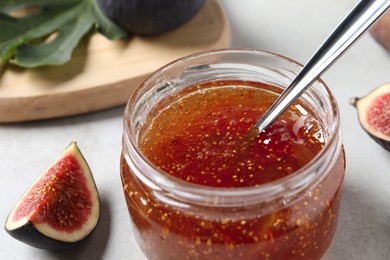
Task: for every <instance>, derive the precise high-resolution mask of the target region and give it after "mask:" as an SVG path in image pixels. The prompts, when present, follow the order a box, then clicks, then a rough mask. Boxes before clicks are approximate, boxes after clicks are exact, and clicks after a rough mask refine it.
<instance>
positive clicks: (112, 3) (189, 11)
mask: <svg viewBox="0 0 390 260" xmlns="http://www.w3.org/2000/svg"><path fill="white" fill-rule="evenodd" d="M205 2H206V0H97V3H98V5H99V7H100V9H101V11H102V12H103V13H104V14H105V15H106V16H107V17H108V18H109V19H110V20H111V21H113V22H114V23H115V24H117V25H118V26H120V27H121V28H122V29H124V30H126V31H127V32H128V33H130V34H139V35H155V34H161V33H165V32H169V31H172V30H174V29H176V28H177V27H179V26H181V25H183V24H184V23H186V22H188V21H189V20H190V19H191V18H192V17H194V16H195V15H196V14H197V13H198V12H199V10H200V9H201V8H202V7H203V5H204V4H205Z"/></svg>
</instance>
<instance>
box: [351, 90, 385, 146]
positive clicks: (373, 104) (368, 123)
mask: <svg viewBox="0 0 390 260" xmlns="http://www.w3.org/2000/svg"><path fill="white" fill-rule="evenodd" d="M350 103H351V104H352V105H354V106H355V107H356V108H357V110H358V116H359V121H360V124H361V126H362V127H363V129H364V130H365V131H366V132H367V133H368V134H369V135H370V136H371V137H372V138H373V139H374V140H375V141H376V142H377V143H379V144H380V145H382V146H383V148H385V149H386V150H388V151H390V83H387V84H384V85H382V86H380V87H378V88H376V89H375V90H373V91H372V92H371V93H369V94H368V95H367V96H365V97H362V98H351V100H350Z"/></svg>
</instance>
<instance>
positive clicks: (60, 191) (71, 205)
mask: <svg viewBox="0 0 390 260" xmlns="http://www.w3.org/2000/svg"><path fill="white" fill-rule="evenodd" d="M91 204H92V198H91V192H90V191H89V190H88V188H87V180H86V178H85V176H84V174H83V172H82V168H81V166H80V164H79V163H78V162H77V160H76V159H75V158H74V156H73V155H72V154H71V153H68V154H67V155H65V156H64V157H63V158H61V159H60V160H59V161H57V162H56V163H55V164H54V165H52V167H51V168H50V169H49V170H48V171H47V172H46V173H44V175H43V176H42V178H40V179H39V180H38V181H37V182H36V183H35V184H34V186H33V187H32V188H31V190H30V191H29V192H28V195H27V197H25V198H23V201H22V202H21V204H19V206H18V208H17V209H16V211H15V215H14V220H15V221H16V220H18V219H20V218H23V217H26V216H27V217H28V219H29V221H30V222H31V223H33V224H40V223H47V224H48V225H50V226H52V227H55V228H56V229H57V230H59V231H65V232H72V231H75V230H78V229H79V228H80V227H81V226H82V225H83V224H84V223H85V222H86V221H87V219H88V216H89V215H90V214H91Z"/></svg>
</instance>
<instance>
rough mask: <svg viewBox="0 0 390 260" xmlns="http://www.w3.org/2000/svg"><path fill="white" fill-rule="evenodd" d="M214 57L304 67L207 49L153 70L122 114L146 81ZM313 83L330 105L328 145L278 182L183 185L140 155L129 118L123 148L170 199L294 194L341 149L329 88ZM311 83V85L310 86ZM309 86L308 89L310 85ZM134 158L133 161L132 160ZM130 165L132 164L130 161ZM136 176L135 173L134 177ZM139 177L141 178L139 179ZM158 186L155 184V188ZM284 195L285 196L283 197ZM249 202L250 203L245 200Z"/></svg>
mask: <svg viewBox="0 0 390 260" xmlns="http://www.w3.org/2000/svg"><path fill="white" fill-rule="evenodd" d="M216 54H218V55H219V54H234V55H240V54H253V55H262V56H269V57H273V58H275V59H278V60H281V61H284V62H287V63H290V64H293V65H295V66H297V67H299V68H301V67H302V66H303V65H302V64H300V63H298V62H297V61H295V60H293V59H291V58H288V57H285V56H283V55H279V54H276V53H273V52H270V51H264V50H258V49H249V48H228V49H215V50H209V51H202V52H198V53H194V54H191V55H188V56H185V57H182V58H179V59H177V60H175V61H172V62H171V63H168V64H167V65H165V66H163V67H161V68H160V69H158V70H156V71H155V72H154V73H152V74H151V75H149V76H148V77H147V78H146V79H144V81H143V82H142V83H141V84H140V85H139V86H138V87H137V88H136V90H135V91H134V92H133V93H132V95H131V97H130V99H129V101H128V103H127V106H126V109H125V115H127V114H128V113H129V111H130V109H131V106H132V104H136V103H137V102H136V99H137V98H138V95H139V94H140V93H141V92H142V89H143V88H144V87H145V86H147V85H148V82H151V81H152V80H153V79H155V78H156V77H158V76H160V75H161V74H163V73H164V72H165V71H167V70H169V69H172V68H174V67H175V66H178V65H180V64H182V63H185V62H188V61H191V60H194V59H197V58H202V57H206V56H210V55H216ZM315 83H316V84H317V85H319V86H321V87H322V88H323V89H324V90H325V93H326V94H327V95H328V97H329V99H330V103H331V111H329V112H331V113H332V118H333V121H332V122H331V129H330V130H329V135H328V139H327V142H326V143H325V145H324V147H323V148H322V149H321V150H320V152H319V153H318V154H317V155H316V156H315V157H314V158H313V159H312V160H311V161H310V162H308V163H307V164H306V165H304V166H303V167H302V168H300V169H299V170H297V171H295V172H294V173H292V174H290V175H287V176H285V177H282V178H280V179H277V180H275V181H272V182H268V183H265V184H261V185H258V186H249V187H234V188H220V187H210V186H205V185H200V184H194V183H190V182H186V181H184V180H181V179H179V178H176V177H174V176H171V175H169V174H167V173H165V172H164V171H162V170H160V169H158V168H157V167H156V166H155V165H154V164H152V163H151V162H150V161H149V160H148V159H147V158H146V157H145V156H144V154H143V153H142V151H141V150H140V149H139V147H138V143H137V140H136V139H135V138H131V137H130V136H129V129H128V128H129V126H128V124H127V123H126V120H128V117H126V116H125V117H124V135H123V147H124V148H130V150H131V152H132V153H133V154H134V155H135V157H136V158H135V161H144V162H147V165H146V167H147V172H145V173H144V174H145V176H142V179H143V180H144V181H145V182H147V183H149V184H150V186H151V187H152V188H153V189H156V190H160V191H169V192H170V193H173V197H175V198H177V197H180V198H181V199H184V200H187V199H190V200H191V201H193V200H202V199H203V198H204V196H208V197H210V196H211V197H214V198H215V197H219V198H235V197H237V196H240V197H246V198H251V197H253V196H254V195H256V198H257V200H258V198H259V196H260V197H264V199H268V200H269V199H271V198H272V197H275V196H278V194H280V193H281V192H283V193H285V192H286V190H288V191H293V190H294V189H295V188H297V187H301V186H302V185H306V183H307V180H308V179H310V178H313V177H310V175H311V173H313V172H315V171H316V168H317V167H318V164H319V163H323V161H322V162H319V158H323V157H324V155H325V154H327V153H329V152H331V153H332V152H333V153H336V151H337V148H339V147H340V146H341V140H340V137H339V125H340V117H339V110H338V105H337V102H336V101H335V98H334V96H333V94H332V92H331V91H330V89H329V88H328V86H327V85H326V84H325V82H324V81H323V80H322V79H321V78H318V79H317V80H316V81H315ZM315 83H313V84H315ZM313 84H312V85H313ZM310 87H311V86H310ZM332 157H333V160H335V159H334V157H336V158H337V156H332ZM125 159H126V161H127V162H128V163H129V160H130V159H129V158H128V157H127V156H126V154H125ZM133 159H134V158H133ZM130 163H131V164H133V163H134V162H130ZM137 176H138V174H137ZM138 177H140V176H138ZM156 184H158V185H156ZM285 195H286V194H285ZM247 202H248V203H250V202H249V201H247Z"/></svg>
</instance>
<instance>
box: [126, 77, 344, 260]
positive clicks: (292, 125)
mask: <svg viewBox="0 0 390 260" xmlns="http://www.w3.org/2000/svg"><path fill="white" fill-rule="evenodd" d="M273 90H274V89H273V87H272V86H268V85H265V84H259V83H252V82H233V81H229V82H214V83H205V84H203V85H199V86H193V87H191V88H189V89H188V91H185V92H180V93H179V94H177V96H175V97H173V98H175V99H176V100H178V101H176V102H173V103H172V100H173V98H166V99H165V100H163V101H161V102H160V104H158V105H157V107H156V109H155V110H154V111H152V113H151V114H152V116H151V117H150V118H149V119H148V120H149V122H147V123H146V125H147V127H145V128H144V129H142V131H141V135H140V142H139V146H140V148H141V149H142V151H143V153H144V154H145V156H146V157H147V158H148V159H149V160H150V161H151V162H152V163H153V164H155V165H156V166H157V167H159V168H160V169H161V170H163V171H165V172H166V174H170V175H172V176H174V177H176V178H179V179H181V180H184V181H187V182H191V183H196V184H200V185H204V186H212V187H223V188H231V189H234V188H237V187H248V186H256V185H261V184H264V183H269V182H272V181H275V180H278V179H280V178H283V177H284V176H287V175H289V174H291V173H293V172H294V171H297V170H298V169H300V168H301V167H303V166H304V165H305V164H307V163H308V162H309V161H310V160H311V159H312V158H313V157H314V156H315V155H316V154H318V152H319V151H320V150H321V149H322V147H323V146H324V144H325V143H324V142H325V136H324V129H323V127H322V126H321V124H320V123H319V121H318V120H316V118H315V117H314V116H313V114H312V113H311V111H309V110H308V109H307V108H305V106H304V105H303V104H300V103H296V104H294V105H293V106H291V107H290V108H289V109H288V110H287V112H285V113H284V114H283V115H282V116H281V117H279V119H278V120H277V121H276V122H275V123H274V124H273V125H272V126H270V127H269V128H268V129H267V130H266V132H264V133H262V134H261V135H258V136H256V135H255V136H253V135H248V132H249V130H250V129H252V128H253V125H254V124H255V122H256V120H257V119H258V118H259V116H261V115H262V114H264V112H265V111H266V109H267V108H268V107H269V106H270V105H271V104H272V103H273V102H274V100H275V99H276V97H277V94H275V93H274V92H273ZM336 160H337V162H336V163H335V165H334V166H333V167H332V168H330V169H329V174H328V175H327V177H326V178H325V179H323V180H322V181H321V183H319V184H318V185H316V186H314V187H311V189H310V190H309V191H306V192H305V194H303V195H302V198H301V199H299V200H298V201H297V202H295V203H293V204H291V205H288V206H286V207H284V208H282V209H277V210H274V211H273V212H268V213H266V214H264V213H261V212H260V211H261V207H260V206H256V207H253V208H251V207H234V208H223V207H218V202H217V201H214V202H213V203H214V205H212V206H210V207H203V206H196V205H186V206H183V205H181V204H180V203H179V204H175V203H170V202H169V201H165V200H163V199H162V197H161V196H157V195H156V193H155V192H154V191H151V190H150V188H148V187H147V186H145V185H144V184H142V183H141V182H140V180H138V179H137V177H136V176H135V175H134V174H133V173H132V172H131V170H130V168H129V165H128V164H127V162H126V161H125V160H124V158H123V157H122V160H121V174H122V182H123V187H124V191H125V197H126V201H127V204H128V208H129V211H130V215H131V218H132V221H133V225H134V227H135V228H134V233H135V235H136V238H137V240H138V242H139V244H140V246H141V248H142V250H143V251H144V253H145V254H146V255H147V257H148V258H149V259H320V258H321V256H322V255H323V254H324V253H325V251H326V249H327V248H328V246H329V244H330V242H331V240H332V238H333V235H334V232H335V228H336V222H337V212H338V207H339V201H340V186H341V183H342V180H343V175H344V167H345V165H344V154H343V152H342V151H341V152H340V155H339V156H338V158H336Z"/></svg>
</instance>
